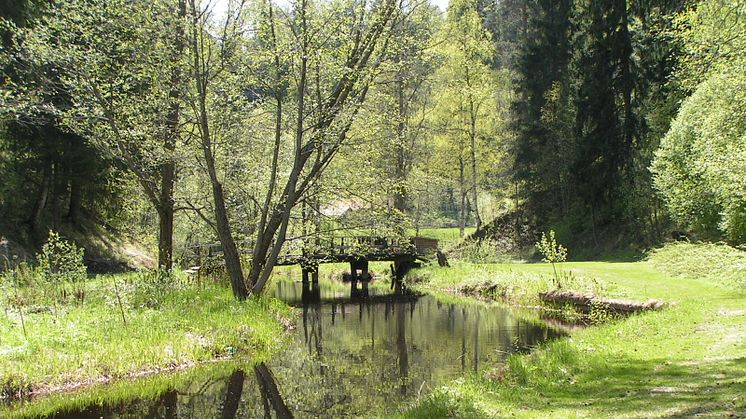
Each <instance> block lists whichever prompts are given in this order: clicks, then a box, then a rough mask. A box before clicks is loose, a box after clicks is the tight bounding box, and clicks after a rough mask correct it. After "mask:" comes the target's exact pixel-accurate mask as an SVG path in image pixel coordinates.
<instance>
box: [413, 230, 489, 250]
mask: <svg viewBox="0 0 746 419" xmlns="http://www.w3.org/2000/svg"><path fill="white" fill-rule="evenodd" d="M474 231H476V228H475V227H466V228H465V229H464V237H466V236H468V235H469V234H472V233H474ZM415 233H416V232H415V230H411V231H409V234H410V235H412V236H414V235H415ZM419 236H420V237H428V238H431V239H438V241H439V242H440V243H439V244H440V246H441V247H448V246H449V245H451V244H455V243H458V242H459V241H460V240H461V236H459V229H458V227H426V228H421V229H420V231H419Z"/></svg>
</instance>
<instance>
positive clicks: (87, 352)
mask: <svg viewBox="0 0 746 419" xmlns="http://www.w3.org/2000/svg"><path fill="white" fill-rule="evenodd" d="M115 279H116V280H121V279H122V276H116V277H114V276H99V277H97V278H95V279H93V280H89V281H87V282H86V283H85V284H79V285H78V286H80V287H82V288H83V289H84V290H85V299H84V302H82V303H81V302H72V301H68V302H67V303H65V304H58V305H57V307H56V308H50V307H38V306H34V307H29V306H26V307H21V308H22V309H23V310H24V311H25V313H24V320H25V326H26V333H25V336H24V332H23V330H22V327H21V324H20V315H19V311H18V307H14V306H12V305H11V306H9V307H6V310H5V314H4V315H3V316H2V317H0V354H2V356H0V377H1V378H2V382H0V385H1V387H2V388H3V390H4V392H5V393H10V394H7V395H8V396H12V395H13V393H15V392H18V391H20V392H21V393H25V392H28V391H29V390H32V391H42V392H44V391H48V390H55V389H58V388H60V387H62V386H65V385H69V384H72V383H83V382H106V381H109V380H116V379H121V378H126V377H129V376H132V375H135V374H139V373H143V372H150V373H152V372H156V371H160V370H164V369H172V368H180V367H183V366H188V365H192V364H195V363H199V362H201V361H206V360H212V359H215V358H232V357H239V356H245V357H261V356H266V354H268V353H269V352H271V351H273V350H274V349H275V348H276V347H277V346H278V345H279V344H280V342H281V340H282V335H283V334H284V333H283V332H284V330H285V326H284V325H283V322H285V321H286V320H285V319H286V318H288V317H290V315H291V312H290V310H289V309H288V308H287V307H286V305H285V304H284V303H282V302H280V301H277V300H273V299H266V298H261V299H251V300H249V301H245V302H238V301H236V300H235V299H234V298H233V296H232V295H231V292H230V289H228V288H226V287H223V286H218V285H214V284H209V285H203V286H199V287H198V286H196V285H182V286H180V287H178V288H175V289H173V290H171V291H169V292H166V293H163V294H162V295H160V298H161V300H160V301H158V304H157V306H156V307H153V308H149V307H147V306H142V305H138V300H137V299H136V294H135V292H134V290H133V287H135V285H130V288H129V289H128V287H127V286H126V285H125V284H124V282H120V283H119V284H120V285H119V287H121V289H120V297H121V300H122V306H121V309H120V306H119V300H118V299H117V298H116V291H115V289H114V286H113V284H114V280H115ZM2 297H5V296H2ZM3 301H7V298H3ZM122 310H123V311H124V318H122V314H121V311H122ZM125 322H126V323H125Z"/></svg>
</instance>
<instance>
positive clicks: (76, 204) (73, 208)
mask: <svg viewBox="0 0 746 419" xmlns="http://www.w3.org/2000/svg"><path fill="white" fill-rule="evenodd" d="M82 205H83V187H82V185H81V182H80V180H79V179H77V178H76V177H75V175H73V178H72V179H71V180H70V204H69V205H68V207H67V219H68V221H69V222H70V224H72V225H74V226H77V225H78V223H79V222H80V209H81V207H82Z"/></svg>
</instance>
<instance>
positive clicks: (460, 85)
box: [432, 0, 497, 235]
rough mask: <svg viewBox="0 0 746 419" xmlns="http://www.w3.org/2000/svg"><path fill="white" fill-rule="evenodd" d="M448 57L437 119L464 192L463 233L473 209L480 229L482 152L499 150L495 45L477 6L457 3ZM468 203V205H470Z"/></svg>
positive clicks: (446, 37)
mask: <svg viewBox="0 0 746 419" xmlns="http://www.w3.org/2000/svg"><path fill="white" fill-rule="evenodd" d="M442 39H443V41H442V43H443V44H442V47H441V48H440V49H441V50H442V51H443V55H444V59H443V64H442V66H441V68H440V70H439V73H438V77H439V78H440V80H441V85H442V88H441V89H440V91H438V93H437V95H436V98H435V105H434V106H435V110H434V112H435V113H434V114H433V116H432V117H433V118H434V119H436V121H437V122H435V124H436V127H437V128H436V129H437V130H439V131H440V132H441V134H440V135H439V136H438V137H439V138H438V139H437V141H439V143H440V147H441V150H443V151H442V153H443V154H442V156H443V158H444V159H445V161H446V163H445V164H446V165H447V166H450V170H453V169H454V168H455V172H456V176H454V177H455V178H456V179H457V185H458V189H459V195H460V200H459V229H460V232H461V235H463V231H464V226H465V225H466V219H467V216H468V210H467V207H470V208H471V209H472V210H473V212H474V216H475V219H476V224H477V227H479V226H480V225H481V223H482V220H481V216H480V212H479V200H478V192H479V185H480V182H479V179H480V170H481V167H480V166H481V164H480V161H481V160H482V155H481V154H483V153H482V150H483V149H484V148H489V147H493V146H494V142H495V137H494V135H495V131H496V128H495V121H496V118H495V115H496V107H497V106H496V102H495V96H494V93H495V90H494V88H493V86H494V84H495V80H496V79H495V74H494V72H493V70H492V69H491V67H490V64H491V62H492V57H493V54H494V45H493V43H492V41H491V36H490V34H489V33H488V32H487V31H486V30H485V29H484V26H483V23H482V19H481V17H480V16H479V13H478V12H477V9H476V3H475V2H473V1H470V0H464V1H455V2H452V3H451V4H450V6H449V8H448V18H447V20H446V24H445V25H444V27H443V31H442ZM467 201H468V204H467Z"/></svg>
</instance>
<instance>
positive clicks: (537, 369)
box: [404, 244, 746, 417]
mask: <svg viewBox="0 0 746 419" xmlns="http://www.w3.org/2000/svg"><path fill="white" fill-rule="evenodd" d="M551 269H552V268H551V267H550V266H548V265H546V264H525V265H518V264H514V265H510V264H496V265H486V266H475V265H468V264H456V265H455V267H454V269H451V270H441V269H438V268H427V269H422V270H419V271H416V272H415V273H414V275H416V276H420V277H423V278H429V280H426V282H425V283H424V284H423V285H420V286H422V287H424V288H429V289H433V290H441V291H442V290H447V291H450V292H453V291H454V290H459V289H463V287H464V286H465V285H466V287H467V288H468V287H471V286H473V284H481V283H484V282H485V281H491V282H492V283H494V284H498V285H497V287H498V288H497V289H501V290H505V292H504V294H499V296H500V295H504V296H505V299H506V300H508V301H509V302H511V303H518V304H531V303H535V302H536V300H535V294H536V292H537V291H538V290H541V289H542V288H543V289H546V288H548V287H549V286H550V283H551V279H550V273H551ZM561 269H562V270H564V271H565V272H572V276H571V277H570V280H569V281H568V282H569V283H568V284H567V285H566V288H580V289H584V290H589V291H594V292H596V293H597V294H600V295H603V296H606V297H612V298H627V299H634V300H646V299H648V298H657V299H661V300H665V301H667V302H670V303H671V305H670V306H669V307H668V308H666V309H665V310H662V311H658V312H651V313H646V314H642V315H636V316H633V317H630V318H627V319H624V320H616V321H611V322H608V323H604V324H601V325H598V326H593V327H590V328H587V329H583V330H577V331H574V332H571V335H570V336H569V337H568V338H565V339H561V340H558V341H554V342H551V343H549V344H547V345H545V346H543V347H541V348H538V349H536V350H535V351H534V352H532V353H531V354H529V355H515V356H512V357H511V358H509V361H508V362H507V364H506V365H505V366H493V368H492V369H487V370H485V371H484V372H483V373H482V374H480V375H478V376H472V377H467V378H464V379H463V380H459V381H457V382H454V383H452V384H451V385H449V386H446V387H444V388H442V389H440V390H439V391H437V392H436V393H434V394H433V395H432V396H429V397H427V398H425V399H423V400H421V401H420V402H419V404H418V405H416V406H414V407H413V408H412V409H411V410H408V411H407V412H405V414H404V416H407V417H434V416H462V417H479V416H484V417H488V416H507V415H518V416H527V417H537V416H538V417H545V416H554V417H597V416H603V417H608V416H615V417H616V416H635V417H640V416H642V417H657V416H669V415H683V416H690V415H695V414H704V415H717V416H723V415H725V416H727V415H731V414H732V415H736V416H742V415H744V414H745V413H746V399H745V398H744V394H746V288H744V282H745V281H746V256H745V255H744V252H742V251H738V250H735V249H732V248H728V247H726V246H716V245H689V244H679V245H670V246H668V247H666V248H664V249H662V250H661V251H658V252H656V253H654V254H652V255H651V257H650V258H649V260H647V261H642V262H634V263H613V262H577V263H564V264H562V266H561Z"/></svg>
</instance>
